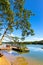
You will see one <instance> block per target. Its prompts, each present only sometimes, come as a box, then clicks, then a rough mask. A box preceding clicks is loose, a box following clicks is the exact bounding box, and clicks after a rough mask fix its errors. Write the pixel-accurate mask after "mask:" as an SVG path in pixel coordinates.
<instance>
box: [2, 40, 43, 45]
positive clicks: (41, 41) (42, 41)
mask: <svg viewBox="0 0 43 65" xmlns="http://www.w3.org/2000/svg"><path fill="white" fill-rule="evenodd" d="M2 44H35V45H36V44H39V45H43V40H40V41H33V42H32V41H30V42H16V43H14V42H2Z"/></svg>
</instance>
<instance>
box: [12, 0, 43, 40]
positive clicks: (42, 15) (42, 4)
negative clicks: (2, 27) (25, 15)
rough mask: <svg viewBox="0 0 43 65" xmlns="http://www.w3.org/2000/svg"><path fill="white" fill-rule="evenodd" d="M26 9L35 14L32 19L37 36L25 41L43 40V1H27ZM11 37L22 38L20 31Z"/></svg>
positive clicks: (29, 37)
mask: <svg viewBox="0 0 43 65" xmlns="http://www.w3.org/2000/svg"><path fill="white" fill-rule="evenodd" d="M24 7H25V9H27V10H31V11H32V12H33V13H34V14H35V16H32V17H31V18H30V23H31V27H32V29H33V30H34V33H35V35H34V36H28V37H26V38H25V40H24V41H37V40H43V0H26V2H25V6H24ZM11 35H13V36H14V35H16V36H19V37H20V36H21V35H20V31H15V32H13V34H11Z"/></svg>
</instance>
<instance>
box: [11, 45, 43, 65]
mask: <svg viewBox="0 0 43 65" xmlns="http://www.w3.org/2000/svg"><path fill="white" fill-rule="evenodd" d="M27 47H28V48H29V49H30V52H28V53H23V54H21V56H23V57H26V58H28V59H32V60H35V61H37V62H38V63H39V65H43V49H41V48H42V47H43V45H27ZM10 53H12V54H13V55H14V56H15V55H19V54H18V53H16V52H14V51H12V52H11V51H10ZM15 53H16V54H15ZM36 65H37V64H36Z"/></svg>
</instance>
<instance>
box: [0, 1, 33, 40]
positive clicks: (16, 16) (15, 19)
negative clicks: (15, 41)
mask: <svg viewBox="0 0 43 65" xmlns="http://www.w3.org/2000/svg"><path fill="white" fill-rule="evenodd" d="M24 3H25V0H0V34H2V37H1V40H0V41H2V40H3V38H4V37H5V35H6V34H10V33H12V32H14V31H15V30H14V29H16V30H20V31H21V32H22V33H21V35H22V39H23V38H25V37H26V36H28V35H33V34H34V31H33V30H32V29H31V24H30V22H29V18H30V17H31V16H32V15H33V13H32V12H31V11H30V10H26V9H25V8H24ZM3 30H4V31H3ZM2 32H4V33H2Z"/></svg>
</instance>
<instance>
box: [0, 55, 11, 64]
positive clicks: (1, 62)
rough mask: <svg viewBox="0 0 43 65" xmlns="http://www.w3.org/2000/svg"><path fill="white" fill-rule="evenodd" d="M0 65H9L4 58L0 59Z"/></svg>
mask: <svg viewBox="0 0 43 65" xmlns="http://www.w3.org/2000/svg"><path fill="white" fill-rule="evenodd" d="M0 65H11V63H10V62H9V61H8V60H7V58H6V57H5V56H2V57H0Z"/></svg>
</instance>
